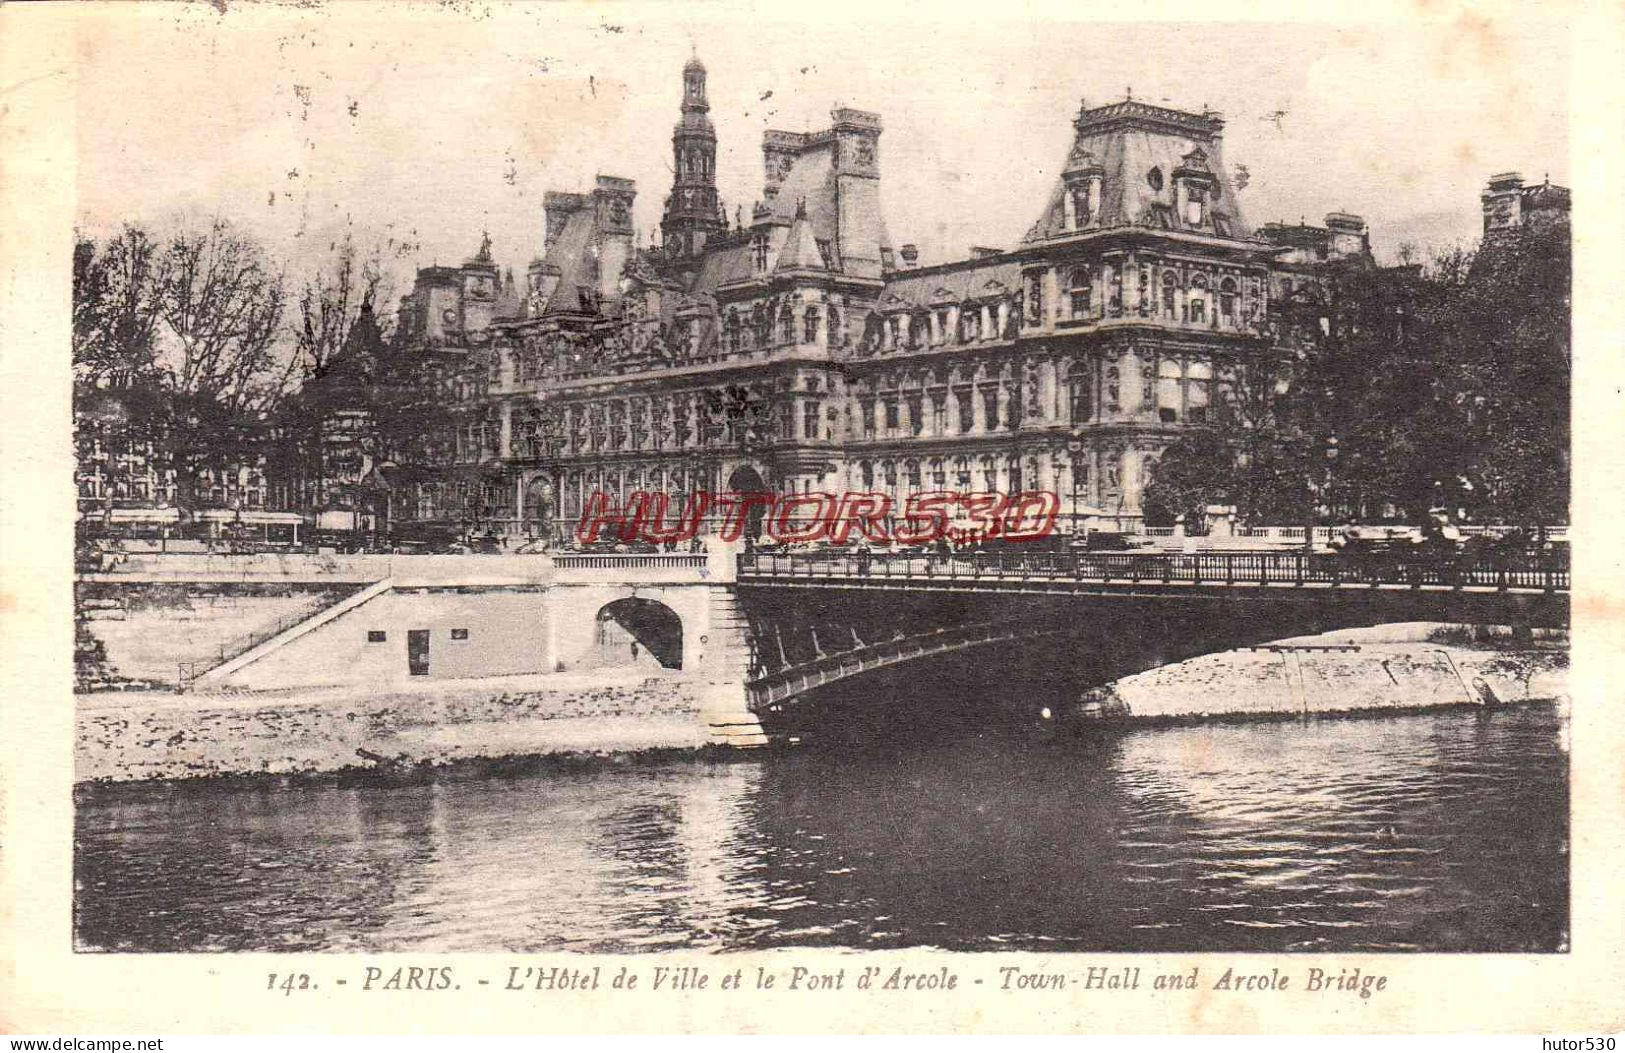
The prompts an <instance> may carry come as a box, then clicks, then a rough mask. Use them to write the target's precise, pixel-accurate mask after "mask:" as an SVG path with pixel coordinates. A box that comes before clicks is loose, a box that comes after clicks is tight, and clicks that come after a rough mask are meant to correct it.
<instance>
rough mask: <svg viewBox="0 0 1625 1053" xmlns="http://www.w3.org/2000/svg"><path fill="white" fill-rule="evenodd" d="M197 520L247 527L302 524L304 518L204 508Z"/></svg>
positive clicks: (288, 514) (280, 513)
mask: <svg viewBox="0 0 1625 1053" xmlns="http://www.w3.org/2000/svg"><path fill="white" fill-rule="evenodd" d="M198 518H199V519H201V520H204V521H205V522H211V523H242V524H245V525H247V526H291V525H293V524H296V523H303V522H304V521H305V517H304V516H302V515H300V514H299V513H298V512H264V511H247V512H238V511H236V510H235V509H231V508H206V509H204V510H203V511H201V512H199V513H198Z"/></svg>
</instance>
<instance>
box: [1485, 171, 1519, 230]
mask: <svg viewBox="0 0 1625 1053" xmlns="http://www.w3.org/2000/svg"><path fill="white" fill-rule="evenodd" d="M1478 199H1479V201H1480V203H1482V204H1483V206H1484V233H1486V234H1490V233H1494V232H1496V231H1500V230H1508V229H1511V228H1513V227H1516V226H1519V225H1520V224H1521V223H1522V222H1523V175H1522V174H1520V173H1518V172H1502V173H1500V174H1499V175H1493V176H1490V185H1489V186H1488V187H1487V188H1486V189H1485V190H1484V192H1483V193H1482V194H1480V195H1479V196H1478Z"/></svg>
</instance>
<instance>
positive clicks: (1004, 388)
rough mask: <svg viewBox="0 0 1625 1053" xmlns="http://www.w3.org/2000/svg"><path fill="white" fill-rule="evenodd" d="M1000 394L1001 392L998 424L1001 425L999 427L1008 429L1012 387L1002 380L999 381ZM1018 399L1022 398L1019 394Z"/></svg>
mask: <svg viewBox="0 0 1625 1053" xmlns="http://www.w3.org/2000/svg"><path fill="white" fill-rule="evenodd" d="M998 392H999V421H998V424H999V427H1001V428H1008V427H1009V426H1010V385H1009V384H1006V383H1004V382H1003V381H1002V380H1001V381H999V387H998ZM1016 397H1017V398H1020V397H1021V396H1020V395H1019V394H1018V395H1017V396H1016Z"/></svg>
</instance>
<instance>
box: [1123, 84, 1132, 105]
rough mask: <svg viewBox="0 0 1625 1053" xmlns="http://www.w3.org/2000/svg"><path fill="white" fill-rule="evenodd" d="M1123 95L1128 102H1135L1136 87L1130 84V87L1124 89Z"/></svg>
mask: <svg viewBox="0 0 1625 1053" xmlns="http://www.w3.org/2000/svg"><path fill="white" fill-rule="evenodd" d="M1123 95H1124V96H1125V99H1126V101H1128V102H1133V101H1134V85H1132V84H1130V85H1129V86H1128V87H1126V88H1124V89H1123Z"/></svg>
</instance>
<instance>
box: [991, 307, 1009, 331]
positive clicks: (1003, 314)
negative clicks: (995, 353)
mask: <svg viewBox="0 0 1625 1053" xmlns="http://www.w3.org/2000/svg"><path fill="white" fill-rule="evenodd" d="M997 322H998V324H997V325H996V326H995V327H994V332H993V336H994V338H995V339H1002V338H1003V336H1004V327H1005V326H1007V325H1009V324H1010V301H1009V300H1001V301H999V312H998V319H997Z"/></svg>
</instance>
